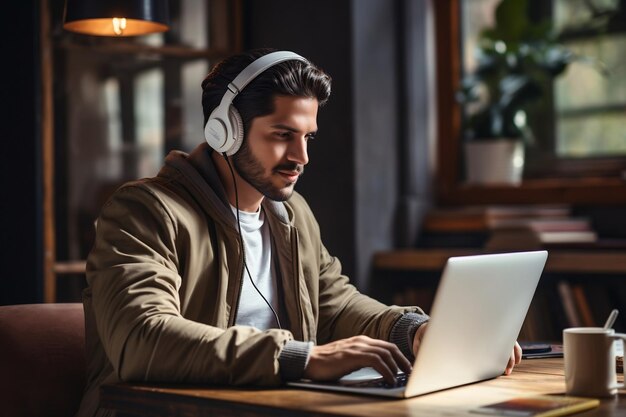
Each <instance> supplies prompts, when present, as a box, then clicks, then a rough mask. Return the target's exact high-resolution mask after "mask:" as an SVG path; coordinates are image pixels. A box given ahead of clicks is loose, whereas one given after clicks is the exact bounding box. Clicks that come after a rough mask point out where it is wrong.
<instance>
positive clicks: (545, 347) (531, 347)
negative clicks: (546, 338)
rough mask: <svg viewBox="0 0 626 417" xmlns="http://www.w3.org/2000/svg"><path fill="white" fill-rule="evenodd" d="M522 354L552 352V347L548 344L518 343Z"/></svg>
mask: <svg viewBox="0 0 626 417" xmlns="http://www.w3.org/2000/svg"><path fill="white" fill-rule="evenodd" d="M520 346H521V347H522V354H523V355H525V354H528V353H547V352H550V351H552V347H551V346H550V345H549V344H548V343H520Z"/></svg>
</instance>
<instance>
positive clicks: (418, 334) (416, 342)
mask: <svg viewBox="0 0 626 417" xmlns="http://www.w3.org/2000/svg"><path fill="white" fill-rule="evenodd" d="M427 326H428V322H426V323H423V324H422V325H421V326H420V327H418V328H417V330H416V331H415V337H414V338H413V356H415V357H416V358H417V352H418V351H419V350H420V345H421V344H422V339H423V338H424V333H426V327H427Z"/></svg>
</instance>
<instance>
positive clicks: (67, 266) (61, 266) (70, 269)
mask: <svg viewBox="0 0 626 417" xmlns="http://www.w3.org/2000/svg"><path fill="white" fill-rule="evenodd" d="M86 266H87V262H86V261H65V262H55V264H54V273H55V274H57V275H60V274H84V273H85V268H86Z"/></svg>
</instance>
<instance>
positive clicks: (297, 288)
mask: <svg viewBox="0 0 626 417" xmlns="http://www.w3.org/2000/svg"><path fill="white" fill-rule="evenodd" d="M291 242H292V244H291V252H292V253H293V276H294V277H295V283H294V284H295V285H294V289H295V293H296V294H295V296H296V305H297V306H298V320H299V321H300V340H302V341H304V321H303V319H302V317H303V316H304V315H303V314H302V302H301V300H300V274H299V270H298V265H300V254H299V252H298V230H297V229H296V228H295V227H293V228H292V229H291Z"/></svg>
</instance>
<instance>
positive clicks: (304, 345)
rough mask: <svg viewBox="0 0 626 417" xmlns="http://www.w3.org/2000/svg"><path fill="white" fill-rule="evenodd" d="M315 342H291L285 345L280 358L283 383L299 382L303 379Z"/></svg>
mask: <svg viewBox="0 0 626 417" xmlns="http://www.w3.org/2000/svg"><path fill="white" fill-rule="evenodd" d="M312 348H313V342H299V341H297V340H290V341H288V342H287V343H285V346H284V347H283V350H282V351H281V352H280V355H279V356H278V363H279V365H280V376H281V378H282V379H283V381H297V380H298V379H300V378H302V374H303V373H304V368H306V365H307V364H308V363H309V355H310V353H311V349H312Z"/></svg>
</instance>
